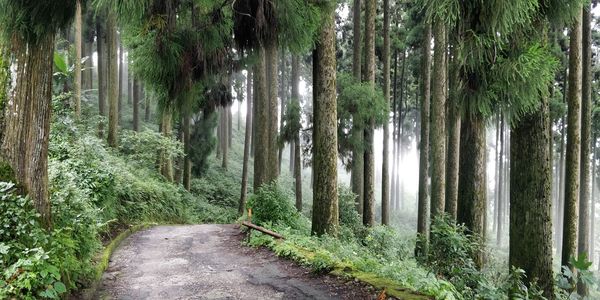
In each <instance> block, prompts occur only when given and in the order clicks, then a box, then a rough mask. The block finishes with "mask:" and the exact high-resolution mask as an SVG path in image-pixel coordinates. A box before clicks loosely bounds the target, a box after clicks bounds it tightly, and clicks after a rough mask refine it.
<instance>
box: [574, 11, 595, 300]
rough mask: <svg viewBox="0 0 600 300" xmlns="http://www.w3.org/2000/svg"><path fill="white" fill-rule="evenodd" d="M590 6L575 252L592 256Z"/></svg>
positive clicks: (585, 23)
mask: <svg viewBox="0 0 600 300" xmlns="http://www.w3.org/2000/svg"><path fill="white" fill-rule="evenodd" d="M591 10H592V7H591V5H588V6H587V7H584V8H583V17H582V64H581V65H582V71H581V72H582V80H581V90H582V94H581V158H580V163H581V166H580V169H581V173H580V183H581V188H580V191H579V234H578V236H579V237H578V246H577V253H578V256H579V257H581V256H582V255H586V256H588V257H590V260H592V257H593V253H590V181H591V178H590V175H591V173H590V152H591V151H590V150H591V144H592V143H591V138H592V130H591V128H592V87H591V84H592V71H591V67H592V33H591V32H592V30H591V23H592V16H591V15H592V12H591ZM577 291H578V293H579V294H580V295H582V296H587V295H588V294H589V290H588V288H587V286H586V285H585V284H584V283H582V282H579V283H578V286H577Z"/></svg>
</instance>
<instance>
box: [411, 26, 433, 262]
mask: <svg viewBox="0 0 600 300" xmlns="http://www.w3.org/2000/svg"><path fill="white" fill-rule="evenodd" d="M430 49H431V24H426V27H425V34H424V35H423V41H422V44H421V53H422V55H421V72H420V73H421V134H420V135H421V137H420V144H419V196H418V197H419V198H418V213H417V233H418V234H419V239H418V240H417V247H416V251H415V253H416V254H417V255H418V256H423V255H425V254H426V253H427V252H428V248H427V247H428V240H429V213H430V210H429V193H428V189H427V181H428V177H429V131H430V129H429V125H430V121H429V119H430V117H429V113H430V111H429V110H430V108H431V105H430V96H431V90H430V89H431V55H430Z"/></svg>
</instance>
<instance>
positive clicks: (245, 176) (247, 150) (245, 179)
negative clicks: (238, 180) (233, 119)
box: [238, 70, 252, 215]
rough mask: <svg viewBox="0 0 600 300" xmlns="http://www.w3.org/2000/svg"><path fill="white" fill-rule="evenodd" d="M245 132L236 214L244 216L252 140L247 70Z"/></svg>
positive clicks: (250, 81)
mask: <svg viewBox="0 0 600 300" xmlns="http://www.w3.org/2000/svg"><path fill="white" fill-rule="evenodd" d="M246 82H247V83H246V89H247V91H246V105H247V108H246V132H245V134H244V161H243V165H242V191H241V193H240V203H239V206H238V214H239V215H242V214H244V209H245V208H246V193H247V190H248V168H249V164H248V160H249V158H250V139H251V138H252V71H250V70H247V75H246Z"/></svg>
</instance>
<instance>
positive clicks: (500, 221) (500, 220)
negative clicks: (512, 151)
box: [496, 113, 505, 245]
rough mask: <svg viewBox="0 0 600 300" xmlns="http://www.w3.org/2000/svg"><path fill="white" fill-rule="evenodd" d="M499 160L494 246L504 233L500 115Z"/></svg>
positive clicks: (501, 126)
mask: <svg viewBox="0 0 600 300" xmlns="http://www.w3.org/2000/svg"><path fill="white" fill-rule="evenodd" d="M500 132H501V133H500V158H499V168H500V176H499V177H498V187H499V189H498V201H497V203H496V204H497V205H498V207H497V210H498V216H497V217H498V218H497V219H496V223H498V224H497V225H496V230H497V231H496V244H497V245H501V244H502V233H503V231H504V229H503V227H504V226H503V225H504V203H505V202H504V196H503V192H504V191H503V190H504V184H503V181H504V180H505V179H504V115H503V114H502V113H500Z"/></svg>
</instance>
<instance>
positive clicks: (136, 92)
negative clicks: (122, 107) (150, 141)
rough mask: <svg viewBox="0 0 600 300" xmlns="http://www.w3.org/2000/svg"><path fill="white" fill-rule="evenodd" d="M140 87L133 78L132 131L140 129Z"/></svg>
mask: <svg viewBox="0 0 600 300" xmlns="http://www.w3.org/2000/svg"><path fill="white" fill-rule="evenodd" d="M140 90H141V87H140V84H139V81H138V79H137V78H133V88H132V92H133V97H132V98H133V101H132V105H133V131H140V92H141V91H140Z"/></svg>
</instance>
